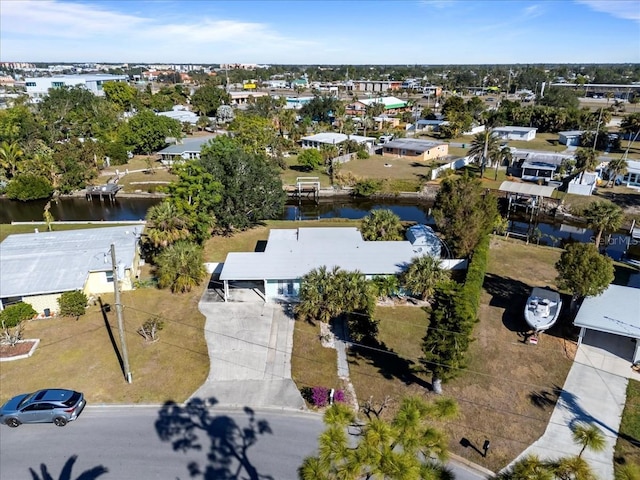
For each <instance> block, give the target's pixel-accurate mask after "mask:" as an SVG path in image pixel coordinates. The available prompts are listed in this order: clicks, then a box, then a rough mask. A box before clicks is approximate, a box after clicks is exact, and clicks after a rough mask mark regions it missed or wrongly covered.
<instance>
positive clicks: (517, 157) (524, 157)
mask: <svg viewBox="0 0 640 480" xmlns="http://www.w3.org/2000/svg"><path fill="white" fill-rule="evenodd" d="M513 157H514V158H513V164H514V165H516V166H518V167H519V168H520V172H521V173H520V178H522V179H523V180H527V181H530V182H537V181H539V180H543V181H548V180H550V179H552V178H553V176H554V175H555V174H556V172H557V171H558V169H559V168H560V166H561V165H562V163H563V162H566V161H568V160H571V159H573V157H572V156H571V155H563V154H558V153H545V152H534V151H524V150H517V151H516V152H515V153H514V155H513Z"/></svg>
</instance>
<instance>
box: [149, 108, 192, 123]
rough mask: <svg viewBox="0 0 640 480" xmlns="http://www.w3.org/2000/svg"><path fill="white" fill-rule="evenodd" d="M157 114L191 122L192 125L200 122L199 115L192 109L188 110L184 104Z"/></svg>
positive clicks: (181, 121)
mask: <svg viewBox="0 0 640 480" xmlns="http://www.w3.org/2000/svg"><path fill="white" fill-rule="evenodd" d="M157 115H160V116H162V117H168V118H172V119H174V120H177V121H179V122H180V123H185V122H187V123H190V124H191V125H195V124H196V123H198V119H199V118H200V117H198V115H197V114H196V113H195V112H192V111H191V110H188V109H187V108H185V107H184V106H183V105H176V106H175V107H173V109H172V110H169V111H167V112H158V113H157Z"/></svg>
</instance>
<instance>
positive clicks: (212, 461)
mask: <svg viewBox="0 0 640 480" xmlns="http://www.w3.org/2000/svg"><path fill="white" fill-rule="evenodd" d="M217 403H218V401H217V400H216V399H215V398H213V397H211V398H206V399H202V398H193V399H191V400H189V401H188V402H187V403H186V404H177V403H175V402H173V401H168V402H166V403H165V404H164V405H163V406H162V408H161V409H160V411H159V412H158V418H157V420H156V422H155V427H156V432H157V433H158V436H159V437H160V439H161V440H162V441H164V442H171V444H172V446H173V450H174V451H181V452H184V453H188V452H189V451H200V450H201V449H202V448H203V444H205V442H203V440H205V438H204V437H208V439H209V440H210V448H209V452H208V454H207V458H208V464H207V465H200V464H198V463H197V462H195V461H192V462H189V463H188V464H187V465H186V467H187V470H188V472H189V476H190V477H191V478H194V477H202V478H203V479H204V480H214V479H215V480H241V479H242V480H244V479H247V480H274V478H273V477H272V476H270V475H264V474H262V473H260V472H258V470H257V468H256V467H255V466H254V465H253V463H252V462H251V459H250V457H249V449H250V448H251V447H252V446H254V445H255V444H256V443H257V441H258V439H259V437H260V436H261V435H265V434H272V433H273V432H272V430H271V427H270V426H269V423H268V422H267V421H266V420H258V419H256V417H255V412H254V411H253V410H252V409H251V408H249V407H244V413H245V414H246V415H247V422H246V424H245V425H238V424H237V423H236V421H235V420H234V419H233V418H231V417H229V416H227V415H214V414H213V412H212V409H211V407H213V406H215V405H216V404H217ZM200 436H202V437H203V438H202V439H201V438H200Z"/></svg>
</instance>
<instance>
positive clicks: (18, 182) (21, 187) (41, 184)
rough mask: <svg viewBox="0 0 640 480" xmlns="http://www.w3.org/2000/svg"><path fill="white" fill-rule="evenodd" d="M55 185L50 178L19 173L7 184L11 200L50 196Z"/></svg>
mask: <svg viewBox="0 0 640 480" xmlns="http://www.w3.org/2000/svg"><path fill="white" fill-rule="evenodd" d="M51 194H53V187H52V186H51V183H50V182H49V180H47V179H46V178H43V177H38V176H36V175H18V176H17V177H15V178H14V179H13V180H11V181H10V182H9V185H8V186H7V198H9V199H11V200H20V201H22V202H26V201H28V200H39V199H41V198H49V197H50V196H51Z"/></svg>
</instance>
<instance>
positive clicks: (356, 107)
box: [345, 97, 409, 116]
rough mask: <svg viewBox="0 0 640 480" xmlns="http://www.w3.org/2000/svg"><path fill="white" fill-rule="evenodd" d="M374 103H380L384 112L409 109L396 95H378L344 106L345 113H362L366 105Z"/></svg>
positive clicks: (358, 114) (398, 111)
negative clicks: (378, 96) (377, 96)
mask: <svg viewBox="0 0 640 480" xmlns="http://www.w3.org/2000/svg"><path fill="white" fill-rule="evenodd" d="M375 103H380V104H382V106H383V107H384V112H385V113H387V114H395V113H400V112H404V111H406V110H408V109H409V107H408V105H407V102H405V101H404V100H400V99H399V98H396V97H380V98H366V99H362V100H358V101H356V102H353V103H351V104H349V105H347V107H346V108H345V113H346V114H347V115H357V116H360V115H364V114H365V113H366V112H367V107H369V106H370V105H373V104H375Z"/></svg>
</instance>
